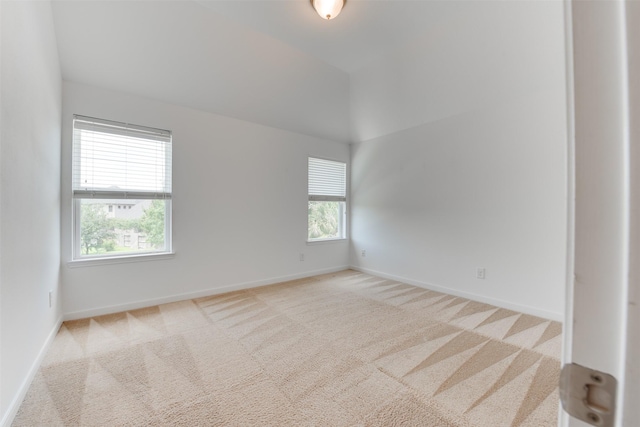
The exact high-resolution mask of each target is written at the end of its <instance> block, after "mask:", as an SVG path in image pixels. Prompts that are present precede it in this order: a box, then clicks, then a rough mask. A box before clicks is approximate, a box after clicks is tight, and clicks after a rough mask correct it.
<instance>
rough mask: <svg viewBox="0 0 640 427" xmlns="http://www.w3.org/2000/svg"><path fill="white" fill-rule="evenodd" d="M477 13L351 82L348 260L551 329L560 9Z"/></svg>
mask: <svg viewBox="0 0 640 427" xmlns="http://www.w3.org/2000/svg"><path fill="white" fill-rule="evenodd" d="M480 3H481V4H478V3H471V2H469V3H461V4H458V5H457V7H460V8H461V10H460V13H459V14H458V15H457V16H458V18H457V20H456V21H450V22H444V23H443V24H442V26H441V27H440V28H438V29H436V30H435V31H433V32H430V33H427V34H424V36H423V37H421V38H417V39H416V40H415V42H414V43H412V44H411V45H409V46H404V47H403V48H402V49H399V50H397V51H395V52H393V53H392V54H389V55H387V56H386V57H384V58H382V59H381V60H379V61H377V62H375V63H372V64H370V65H369V66H367V67H365V68H364V69H362V70H360V71H359V72H356V73H354V75H352V79H351V82H352V89H351V94H352V118H353V129H352V132H353V138H354V140H355V141H358V142H360V143H358V144H355V145H353V146H352V183H351V202H352V210H351V212H352V216H351V221H352V224H353V227H352V235H351V237H352V247H351V263H352V265H354V266H355V267H357V268H361V269H364V270H366V271H371V272H377V273H381V274H383V275H387V276H390V277H400V278H403V279H405V280H407V281H409V282H413V283H416V284H423V285H427V286H431V287H441V288H444V289H445V290H446V291H448V292H451V293H454V294H459V295H465V296H472V297H475V298H477V299H480V300H484V301H488V302H492V303H494V304H497V305H502V306H505V307H511V308H517V309H519V310H522V311H525V312H529V313H533V314H538V315H542V316H545V317H549V318H555V319H558V320H561V319H562V313H563V310H564V289H565V274H564V272H565V254H566V221H567V218H566V204H567V202H566V174H567V169H566V150H567V143H566V112H565V109H566V107H565V105H566V99H565V75H564V72H565V71H564V60H565V59H564V34H563V11H562V4H561V2H480ZM362 249H366V251H367V252H366V257H362V256H361V253H360V252H361V250H362ZM478 267H482V268H486V279H485V280H479V279H476V277H475V276H476V269H477V268H478Z"/></svg>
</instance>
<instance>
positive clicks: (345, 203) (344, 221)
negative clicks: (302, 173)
mask: <svg viewBox="0 0 640 427" xmlns="http://www.w3.org/2000/svg"><path fill="white" fill-rule="evenodd" d="M310 159H317V160H324V161H328V162H335V163H342V164H344V200H335V199H334V200H331V199H333V197H331V196H329V197H327V198H326V200H322V199H321V198H318V196H314V195H311V194H309V160H310ZM322 201H327V202H331V201H336V202H339V203H340V204H341V205H340V207H341V209H340V210H341V211H342V212H338V215H339V216H340V218H339V221H340V223H341V225H342V230H341V231H342V233H340V234H341V236H340V237H325V238H318V239H310V238H309V202H322ZM348 210H349V163H348V162H346V161H344V160H337V159H332V158H327V157H320V156H307V229H306V233H305V234H306V242H307V244H308V245H309V244H311V245H313V244H322V243H331V242H342V241H346V240H348V238H349V237H348V236H349V233H348V231H349V230H348V215H347V213H348Z"/></svg>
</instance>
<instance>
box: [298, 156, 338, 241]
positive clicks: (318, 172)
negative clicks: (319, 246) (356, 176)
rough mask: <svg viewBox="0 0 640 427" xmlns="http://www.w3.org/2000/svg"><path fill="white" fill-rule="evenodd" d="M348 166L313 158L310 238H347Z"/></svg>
mask: <svg viewBox="0 0 640 427" xmlns="http://www.w3.org/2000/svg"><path fill="white" fill-rule="evenodd" d="M346 201H347V165H346V163H343V162H334V161H331V160H324V159H317V158H314V157H309V223H308V225H309V226H308V237H307V238H308V240H309V241H310V242H312V241H319V240H332V239H344V238H345V237H346V230H345V229H346V227H345V223H346V211H347V209H346Z"/></svg>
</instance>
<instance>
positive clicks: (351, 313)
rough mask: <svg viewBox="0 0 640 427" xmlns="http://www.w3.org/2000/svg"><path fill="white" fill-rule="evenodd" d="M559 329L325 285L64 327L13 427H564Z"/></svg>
mask: <svg viewBox="0 0 640 427" xmlns="http://www.w3.org/2000/svg"><path fill="white" fill-rule="evenodd" d="M561 332H562V331H561V325H560V324H559V323H557V322H550V321H548V320H544V319H540V318H537V317H533V316H529V315H524V314H520V313H516V312H513V311H509V310H504V309H498V308H496V307H493V306H490V305H486V304H481V303H478V302H473V301H469V300H466V299H463V298H456V297H453V296H449V295H445V294H441V293H437V292H433V291H428V290H425V289H421V288H416V287H413V286H409V285H406V284H402V283H398V282H393V281H390V280H384V279H380V278H377V277H372V276H369V275H366V274H362V273H359V272H355V271H351V270H348V271H344V272H340V273H336V274H329V275H323V276H317V277H314V278H309V279H303V280H297V281H293V282H287V283H282V284H278V285H273V286H268V287H263V288H259V289H253V290H247V291H239V292H233V293H229V294H224V295H217V296H212V297H207V298H200V299H196V300H191V301H183V302H178V303H173V304H165V305H161V306H156V307H151V308H146V309H141V310H135V311H130V312H126V313H119V314H113V315H108V316H101V317H95V318H92V319H85V320H77V321H71V322H66V323H65V324H64V325H63V326H62V328H61V329H60V332H59V333H58V335H57V337H56V339H55V341H54V343H53V345H52V347H51V349H50V351H49V353H48V355H47V357H46V360H45V361H44V363H43V365H42V367H41V368H40V370H39V372H38V374H37V376H36V378H35V380H34V382H33V384H32V385H31V388H30V389H29V392H28V394H27V397H26V399H25V401H24V402H23V404H22V406H21V408H20V411H19V413H18V415H17V417H16V419H15V421H14V424H13V425H14V426H56V425H67V426H74V425H82V426H118V425H127V426H142V425H144V426H146V425H148V426H162V425H167V426H170V425H177V426H433V427H440V426H487V427H500V426H535V427H541V426H555V425H556V419H557V411H558V391H557V382H558V375H559V366H560V364H559V355H560V342H561Z"/></svg>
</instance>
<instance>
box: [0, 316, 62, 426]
mask: <svg viewBox="0 0 640 427" xmlns="http://www.w3.org/2000/svg"><path fill="white" fill-rule="evenodd" d="M60 326H62V316H60V317H59V318H58V320H56V323H55V325H54V326H53V329H51V332H49V335H48V336H47V339H46V340H45V342H44V344H42V347H41V348H40V352H39V353H38V356H37V357H36V359H35V360H34V361H33V363H32V364H31V368H29V372H28V373H27V376H26V377H25V379H24V380H23V381H22V384H21V385H20V388H19V389H18V392H17V393H16V395H15V396H14V398H13V400H12V401H11V403H10V404H9V406H8V407H7V411H6V412H5V413H4V416H3V417H2V421H0V427H9V426H10V425H11V423H13V419H14V418H15V416H16V414H17V413H18V409H20V405H21V404H22V401H23V400H24V397H25V396H26V395H27V391H29V387H30V386H31V382H32V381H33V379H34V378H35V376H36V373H37V372H38V369H40V365H41V364H42V360H43V359H44V357H45V355H46V354H47V351H49V347H51V343H53V340H54V339H55V337H56V334H57V333H58V330H60Z"/></svg>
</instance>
